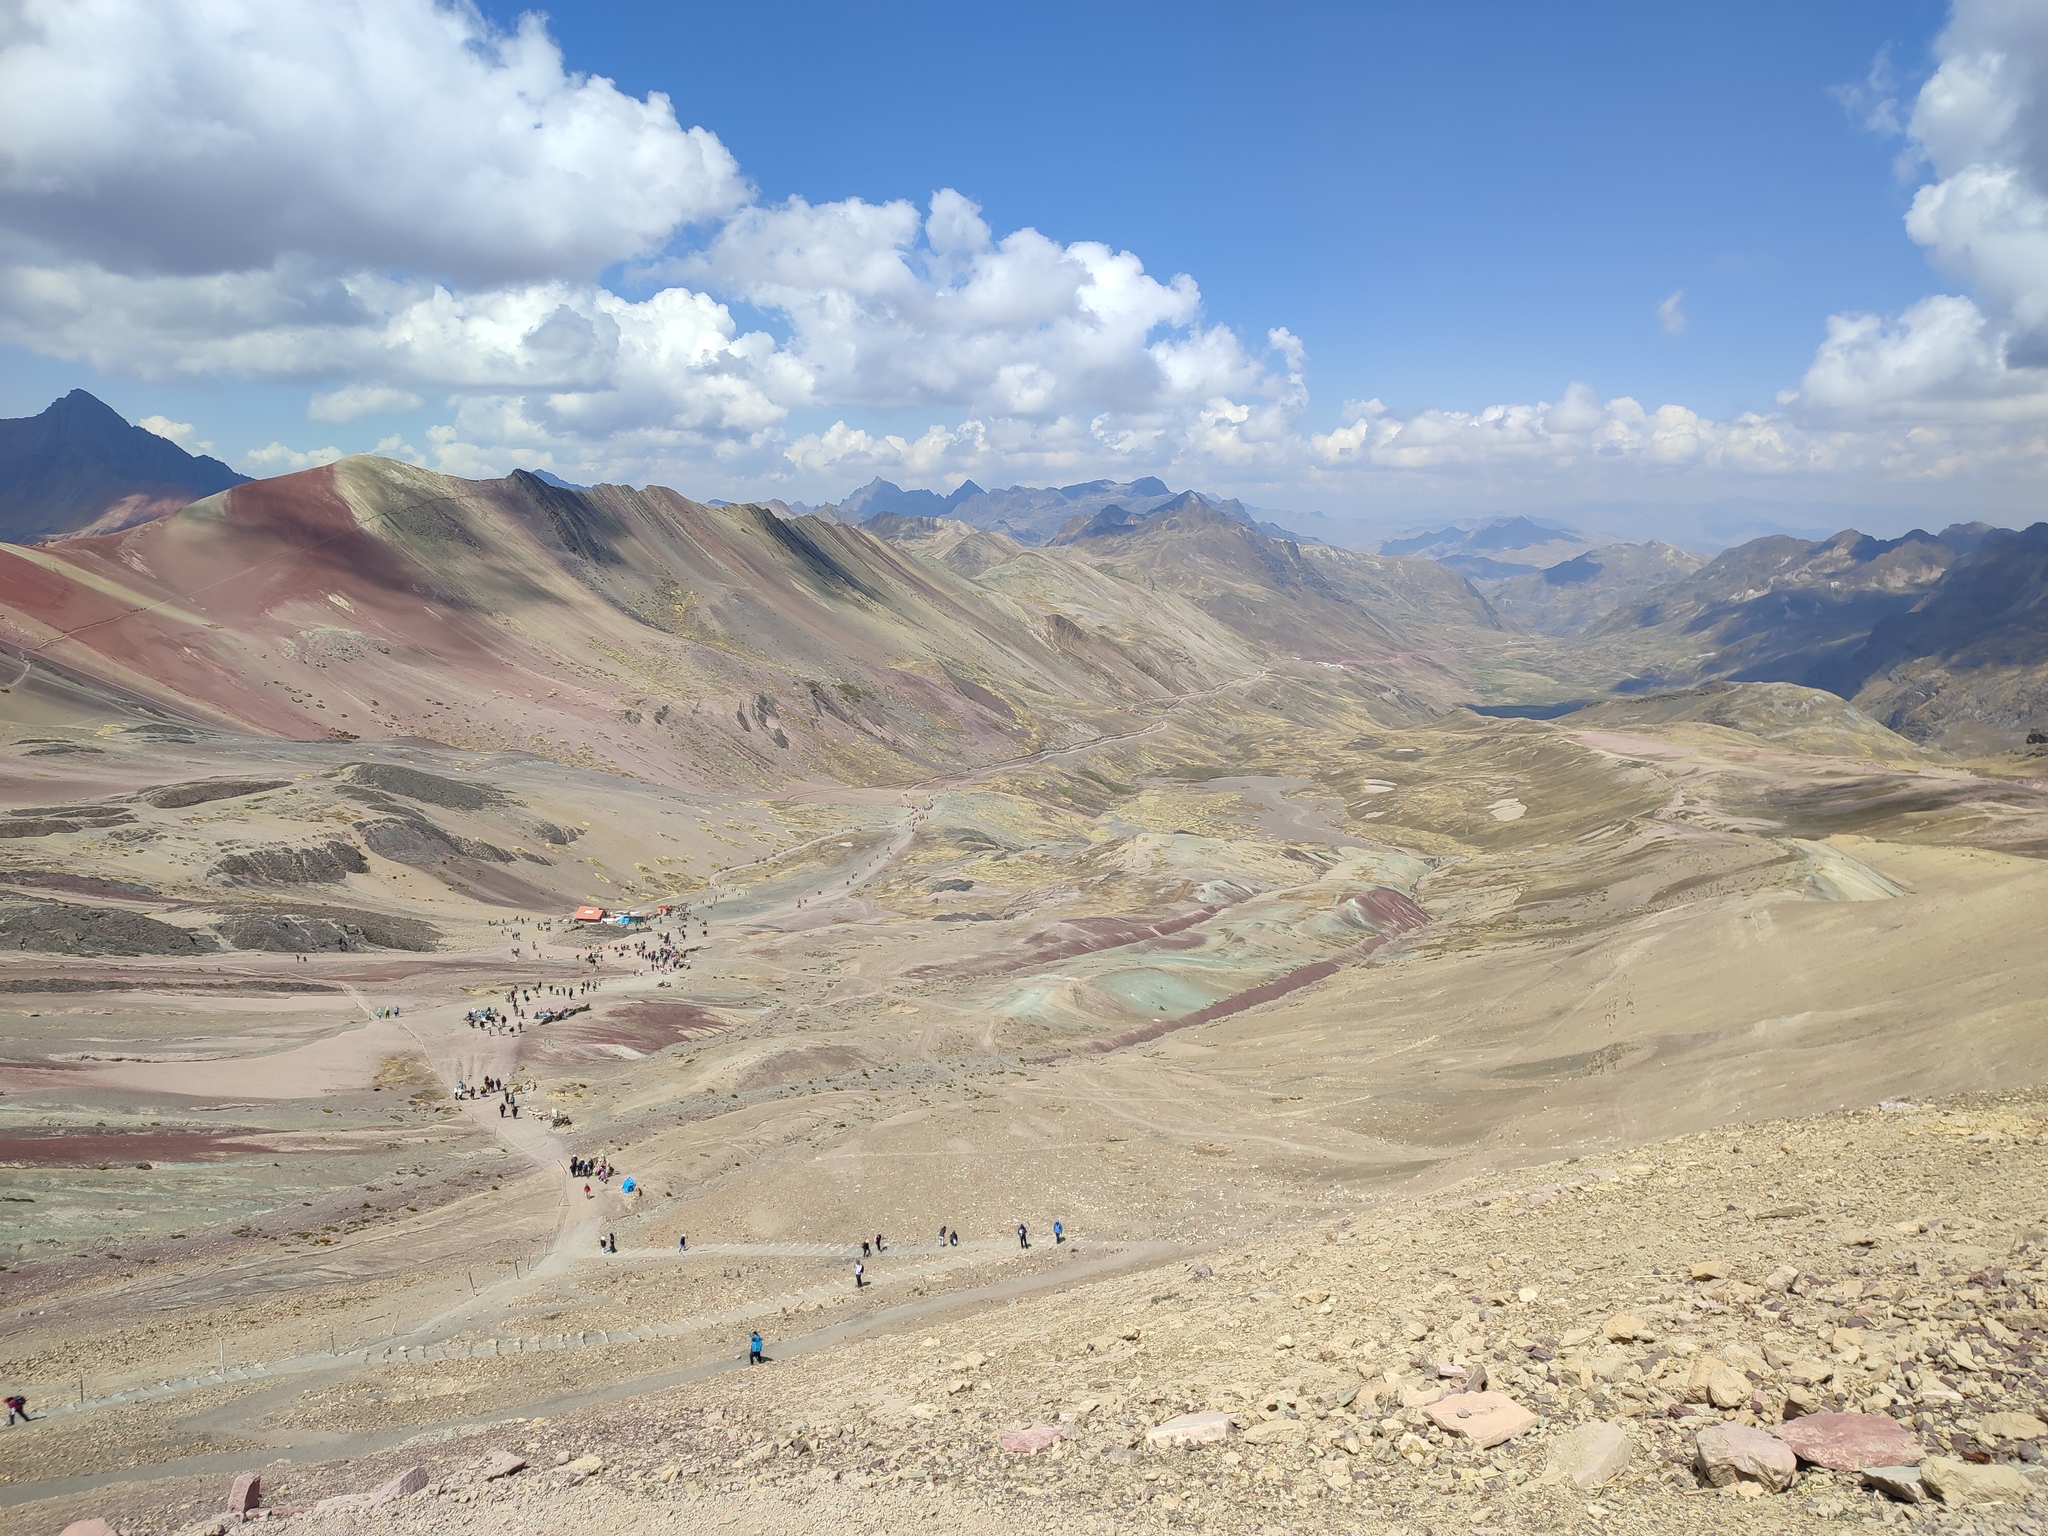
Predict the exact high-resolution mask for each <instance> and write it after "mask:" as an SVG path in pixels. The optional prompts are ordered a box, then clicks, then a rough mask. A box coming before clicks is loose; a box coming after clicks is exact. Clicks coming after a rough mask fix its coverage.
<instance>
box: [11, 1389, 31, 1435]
mask: <svg viewBox="0 0 2048 1536" xmlns="http://www.w3.org/2000/svg"><path fill="white" fill-rule="evenodd" d="M16 1414H20V1415H21V1422H22V1423H24V1424H26V1423H27V1422H28V1399H27V1398H25V1397H23V1396H22V1395H21V1394H20V1393H19V1392H17V1393H15V1394H14V1395H13V1396H12V1397H10V1398H8V1399H7V1427H8V1428H9V1429H12V1428H14V1416H15V1415H16Z"/></svg>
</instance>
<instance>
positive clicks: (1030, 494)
mask: <svg viewBox="0 0 2048 1536" xmlns="http://www.w3.org/2000/svg"><path fill="white" fill-rule="evenodd" d="M1178 495H1179V497H1183V498H1184V497H1186V496H1189V495H1198V496H1200V497H1201V499H1202V500H1204V501H1206V502H1207V503H1209V504H1210V505H1211V506H1214V507H1216V508H1217V509H1218V510H1219V511H1221V512H1222V513H1223V515H1224V516H1226V517H1228V518H1230V519H1231V520H1232V521H1234V522H1239V523H1243V524H1244V525H1245V526H1246V527H1248V528H1256V529H1258V530H1259V531H1260V532H1261V533H1265V534H1269V535H1271V536H1273V537H1275V538H1282V539H1293V540H1295V541H1296V542H1297V543H1314V542H1316V541H1315V540H1312V539H1305V538H1303V537H1302V536H1301V535H1300V534H1296V533H1292V532H1290V531H1289V530H1287V529H1285V528H1282V527H1280V526H1279V525H1278V524H1276V523H1268V522H1260V521H1259V520H1258V519H1256V518H1254V517H1253V516H1252V515H1251V514H1250V513H1249V512H1247V511H1246V510H1245V508H1244V505H1243V504H1242V503H1241V502H1238V501H1236V500H1233V499H1230V498H1226V497H1221V496H1208V495H1203V494H1202V493H1199V492H1188V491H1182V492H1180V493H1178ZM1174 500H1176V493H1175V492H1174V491H1173V490H1172V489H1171V488H1170V487H1169V486H1168V485H1167V484H1166V482H1165V481H1163V480H1160V479H1157V478H1155V477H1154V476H1151V475H1146V476H1144V477H1143V478H1141V479H1137V480H1085V481H1082V482H1081V483H1079V484H1077V485H1061V486H1036V485H1013V486H1011V487H1009V488H1008V489H1007V490H1001V491H986V490H983V489H982V488H981V487H980V486H978V485H976V484H975V483H974V482H973V481H972V480H968V481H965V482H963V483H962V484H961V485H960V486H959V487H958V488H957V489H956V490H953V491H950V492H948V493H947V494H946V495H944V496H941V495H939V494H938V493H937V492H935V491H921V490H909V491H907V490H905V489H904V488H903V487H902V486H900V485H897V484H895V483H894V482H893V481H889V480H882V479H875V480H870V481H869V482H868V483H867V484H866V485H864V486H862V487H861V488H860V489H859V490H857V491H855V492H853V493H852V494H851V495H849V496H847V497H845V498H844V499H843V500H841V501H840V502H839V503H838V504H837V505H830V504H828V505H826V506H823V507H820V508H819V509H818V510H819V511H820V512H821V513H823V514H825V515H826V516H829V517H836V518H838V519H839V520H840V521H842V522H860V523H864V522H867V521H868V520H869V519H871V518H874V517H877V516H881V515H883V514H888V515H890V516H894V517H952V518H957V519H959V520H960V521H961V522H963V523H966V524H967V525H968V526H969V527H971V528H981V529H986V530H987V531H989V532H991V533H1004V534H1008V535H1009V536H1010V537H1011V538H1013V539H1015V540H1017V541H1018V542H1019V543H1021V544H1045V543H1048V542H1051V541H1053V540H1055V539H1058V538H1060V537H1061V536H1062V535H1063V534H1067V533H1072V532H1073V530H1075V529H1076V528H1080V527H1084V526H1087V525H1088V524H1089V523H1091V522H1092V521H1094V520H1096V519H1098V518H1102V517H1104V516H1106V515H1107V516H1109V518H1110V522H1111V523H1118V522H1123V521H1128V520H1132V519H1137V518H1142V517H1143V516H1145V515H1146V514H1147V513H1150V512H1154V511H1156V510H1158V509H1159V508H1161V507H1163V506H1165V505H1166V504H1167V503H1169V502H1172V501H1174ZM1104 526H1109V524H1105V525H1104Z"/></svg>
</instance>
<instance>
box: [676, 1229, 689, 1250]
mask: <svg viewBox="0 0 2048 1536" xmlns="http://www.w3.org/2000/svg"><path fill="white" fill-rule="evenodd" d="M689 1251H690V1234H689V1233H687V1232H685V1233H684V1234H683V1235H682V1236H681V1237H679V1238H677V1239H676V1252H677V1253H688V1252H689Z"/></svg>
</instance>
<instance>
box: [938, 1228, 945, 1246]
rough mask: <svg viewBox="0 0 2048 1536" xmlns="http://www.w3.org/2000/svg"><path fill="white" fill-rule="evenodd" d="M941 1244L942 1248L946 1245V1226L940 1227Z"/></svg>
mask: <svg viewBox="0 0 2048 1536" xmlns="http://www.w3.org/2000/svg"><path fill="white" fill-rule="evenodd" d="M939 1246H940V1247H941V1248H943V1247H945V1246H946V1229H945V1228H944V1227H941V1228H939Z"/></svg>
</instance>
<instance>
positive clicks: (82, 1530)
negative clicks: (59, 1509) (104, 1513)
mask: <svg viewBox="0 0 2048 1536" xmlns="http://www.w3.org/2000/svg"><path fill="white" fill-rule="evenodd" d="M62 1536H114V1528H113V1527H112V1526H111V1525H109V1524H107V1522H106V1521H104V1520H74V1521H72V1522H71V1523H70V1524H69V1525H67V1526H65V1527H64V1530H63V1533H62Z"/></svg>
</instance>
